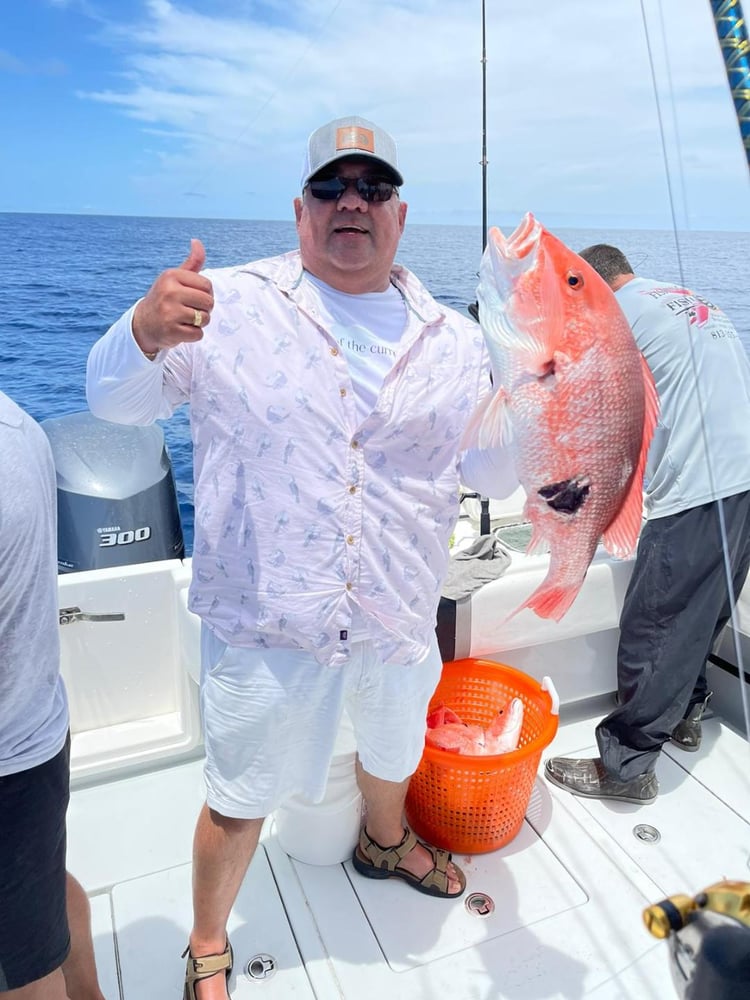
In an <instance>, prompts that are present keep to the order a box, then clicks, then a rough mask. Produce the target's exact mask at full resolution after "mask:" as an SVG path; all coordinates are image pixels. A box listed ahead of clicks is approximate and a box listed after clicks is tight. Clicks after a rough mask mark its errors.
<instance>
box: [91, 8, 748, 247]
mask: <svg viewBox="0 0 750 1000" xmlns="http://www.w3.org/2000/svg"><path fill="white" fill-rule="evenodd" d="M217 6H218V5H217ZM644 7H645V9H646V10H647V12H648V22H647V23H648V36H646V33H645V31H644V26H643V23H642V18H641V4H640V2H639V0H609V2H608V3H606V4H595V3H593V0H564V2H562V0H540V2H538V3H535V4H530V3H528V2H526V0H505V2H503V3H498V2H496V0H488V2H487V40H488V64H487V80H488V130H487V131H488V136H487V141H488V155H489V160H490V167H489V170H488V176H489V189H490V205H491V209H492V212H493V213H497V214H498V215H501V214H505V215H515V214H518V213H521V212H523V211H526V210H528V209H531V210H534V211H537V212H538V213H539V214H540V215H541V214H542V213H545V215H547V216H548V217H551V219H552V221H558V222H559V221H562V222H563V223H564V224H569V225H576V224H577V220H580V219H583V218H585V219H586V220H588V221H591V220H595V219H602V220H603V219H605V218H612V219H619V220H625V221H627V220H630V221H631V222H632V223H633V224H639V223H643V224H646V225H649V224H650V225H663V224H665V221H668V219H669V214H670V210H669V205H668V201H667V176H666V173H665V168H664V158H665V150H666V158H667V160H668V162H669V168H670V181H671V184H672V188H673V191H676V192H677V196H676V204H677V205H678V213H679V215H680V223H681V224H682V223H684V222H687V223H688V224H690V225H698V226H700V225H705V224H709V225H711V224H712V223H711V222H710V221H708V223H707V222H706V219H705V216H706V215H707V213H708V214H710V215H711V216H712V217H714V216H716V215H717V213H718V214H719V215H721V217H722V219H723V220H724V221H723V224H724V225H726V226H729V225H730V224H731V223H737V224H738V225H743V224H744V225H745V227H746V228H750V209H749V208H748V199H747V193H748V184H747V167H746V165H745V162H744V154H743V151H742V148H741V145H740V142H739V132H738V129H737V123H736V120H735V119H734V113H733V108H732V104H731V100H730V97H729V93H728V89H727V85H726V78H725V76H724V70H723V63H722V59H721V55H720V52H719V48H718V44H717V42H716V37H715V33H714V29H713V25H712V20H711V13H710V9H709V5H708V4H707V3H706V2H705V0H662V4H661V8H660V7H659V5H658V4H657V3H656V2H655V0H644ZM212 9H216V7H214V8H212V6H211V5H202V6H201V7H200V8H199V7H198V6H191V4H190V3H189V2H187V0H186V2H182V0H179V2H178V0H176V2H168V0H149V2H147V3H145V4H143V6H142V7H141V8H140V10H141V13H140V16H139V17H137V18H135V19H134V20H133V21H132V22H128V23H117V22H114V21H109V22H108V23H107V24H106V25H105V28H104V32H103V35H102V38H103V39H104V40H105V41H106V43H107V44H108V45H110V46H111V48H112V51H113V56H114V62H115V67H116V73H117V75H116V76H114V77H113V78H110V79H109V80H107V81H102V88H101V89H100V90H96V91H92V92H88V93H87V94H86V95H84V96H85V97H86V98H87V99H90V100H95V101H97V102H99V103H104V104H109V105H112V108H113V113H120V114H124V115H127V116H128V117H130V118H132V119H134V120H135V121H136V122H137V123H140V125H141V127H142V128H143V129H144V131H145V132H147V138H148V143H149V146H150V147H151V148H152V149H153V153H152V154H150V155H147V154H146V153H145V151H144V156H143V158H142V163H141V169H142V174H141V177H140V179H139V184H141V185H146V186H150V187H152V188H154V189H158V188H163V189H164V190H165V191H167V190H170V189H171V190H173V191H183V190H188V189H189V190H191V191H193V192H194V193H196V194H201V193H204V194H206V196H207V198H208V199H209V200H210V199H211V197H213V196H214V195H215V194H216V192H218V191H221V192H223V194H224V196H225V197H228V196H230V195H231V193H232V192H233V191H236V192H237V197H238V198H240V195H241V194H242V195H244V192H246V191H247V190H248V188H257V189H258V190H263V191H265V192H266V195H265V207H266V209H267V211H268V212H269V213H271V212H273V213H279V212H280V213H282V214H286V211H287V209H286V206H288V204H289V200H290V199H291V197H292V196H293V194H294V193H295V186H296V183H297V177H298V172H299V166H300V163H301V159H302V148H301V147H302V143H303V139H304V137H305V136H306V135H307V134H308V133H309V132H310V131H311V130H312V129H313V128H314V127H315V126H316V125H318V124H320V123H321V122H323V121H325V120H327V119H329V118H333V117H337V116H338V115H342V114H347V113H359V114H363V115H364V116H366V117H371V118H374V119H375V120H377V121H378V122H379V123H381V124H383V125H384V126H385V127H387V128H388V129H389V130H390V131H392V132H393V133H394V135H395V136H396V138H397V140H398V142H399V151H400V156H401V161H402V166H403V170H404V174H405V177H406V181H407V186H406V188H405V190H404V195H405V197H406V199H407V200H408V201H409V202H410V204H411V210H412V218H416V219H417V220H419V219H420V218H421V219H425V220H430V221H441V220H445V221H450V220H454V221H463V222H475V223H476V222H478V221H479V215H478V212H479V207H480V196H481V190H480V180H481V178H480V168H479V165H478V161H479V158H480V154H481V106H480V95H481V63H480V55H481V34H480V22H479V5H478V4H476V3H469V2H467V0H440V2H438V0H403V2H398V0H391V2H390V3H388V2H384V0H330V2H328V0H296V2H288V3H282V2H267V3H266V4H249V3H242V2H240V0H237V2H236V3H235V4H234V6H233V5H232V3H230V2H229V0H226V2H225V3H223V4H222V5H221V10H222V11H223V12H224V13H222V14H218V13H215V14H209V13H206V11H207V10H208V11H210V10H212ZM232 11H233V13H232ZM647 42H648V44H647ZM649 45H650V48H651V52H652V58H653V69H654V73H655V76H656V80H657V88H658V93H659V98H660V102H661V114H662V128H663V130H664V139H663V140H662V136H661V134H660V130H659V117H658V114H657V106H656V101H655V98H654V92H653V84H652V80H651V74H652V67H651V64H650V61H649V52H648V47H649ZM667 60H668V61H667ZM678 145H679V151H680V154H681V156H680V158H679V162H678V160H677V157H676V150H677V147H678ZM157 154H158V155H157ZM743 195H744V201H743V197H742V196H743ZM683 205H686V206H687V218H685V212H684V211H683V207H682V206H683ZM263 207H264V206H263V205H253V206H252V211H253V212H254V213H256V214H257V212H258V211H261V210H262V209H263ZM238 214H246V213H245V207H244V206H243V205H242V204H238ZM261 214H262V213H261ZM714 224H715V223H714Z"/></svg>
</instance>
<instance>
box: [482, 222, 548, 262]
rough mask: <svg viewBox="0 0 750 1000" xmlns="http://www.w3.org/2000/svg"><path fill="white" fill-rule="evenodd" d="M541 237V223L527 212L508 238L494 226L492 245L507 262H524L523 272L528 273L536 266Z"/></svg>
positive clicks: (491, 236) (491, 233) (491, 237)
mask: <svg viewBox="0 0 750 1000" xmlns="http://www.w3.org/2000/svg"><path fill="white" fill-rule="evenodd" d="M541 235H542V225H541V223H540V222H537V220H536V219H535V218H534V216H533V215H532V214H531V212H527V213H526V215H524V217H523V219H521V221H520V222H519V224H518V225H517V226H516V228H515V229H514V230H513V232H512V233H511V234H510V236H509V237H507V238H506V237H505V235H504V234H503V232H502V230H501V229H499V228H498V227H497V226H494V227H493V228H492V229H491V230H490V245H491V246H492V247H493V248H494V249H495V250H496V251H497V252H498V253H499V254H500V255H501V257H502V258H503V259H504V260H505V261H506V262H508V263H513V262H514V261H518V262H523V264H524V267H523V270H524V271H526V270H529V268H531V267H533V266H534V260H535V258H536V251H537V249H538V247H539V240H540V238H541Z"/></svg>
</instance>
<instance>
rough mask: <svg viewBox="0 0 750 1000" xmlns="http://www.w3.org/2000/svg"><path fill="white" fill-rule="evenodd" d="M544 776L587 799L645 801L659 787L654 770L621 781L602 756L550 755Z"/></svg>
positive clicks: (638, 802)
mask: <svg viewBox="0 0 750 1000" xmlns="http://www.w3.org/2000/svg"><path fill="white" fill-rule="evenodd" d="M544 776H545V778H547V780H548V781H551V782H552V784H553V785H557V786H558V787H559V788H564V789H565V791H566V792H572V793H573V795H581V796H583V797H584V798H587V799H619V800H620V802H635V803H636V804H638V805H641V804H642V803H645V802H653V801H654V799H655V798H656V793H657V792H658V791H659V782H658V781H657V780H656V775H655V774H654V773H653V771H647V772H646V773H645V774H639V775H638V777H637V778H633V779H632V780H631V781H617V779H616V778H613V777H612V776H611V775H610V774H609V772H608V771H607V770H606V769H605V767H604V765H603V764H602V762H601V759H600V758H599V757H593V758H590V757H589V758H586V757H584V758H577V757H550V759H549V760H548V761H545V764H544Z"/></svg>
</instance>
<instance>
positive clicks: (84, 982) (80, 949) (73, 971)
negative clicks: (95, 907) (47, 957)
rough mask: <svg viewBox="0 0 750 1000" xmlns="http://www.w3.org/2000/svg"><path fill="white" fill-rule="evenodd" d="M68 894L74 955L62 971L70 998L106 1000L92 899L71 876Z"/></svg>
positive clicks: (69, 958)
mask: <svg viewBox="0 0 750 1000" xmlns="http://www.w3.org/2000/svg"><path fill="white" fill-rule="evenodd" d="M65 891H66V906H67V911H68V927H69V928H70V953H69V955H68V957H67V958H66V959H65V961H64V962H63V966H62V971H63V975H64V977H65V987H66V989H67V991H68V996H69V997H71V998H75V1000H104V994H103V993H102V991H101V989H100V988H99V980H98V978H97V974H96V962H95V960H94V942H93V940H92V938H91V907H90V905H89V900H88V896H87V895H86V893H85V892H84V890H83V886H82V885H81V884H80V882H78V881H77V880H76V879H74V878H73V876H72V875H71V874H70V872H68V873H67V877H66V884H65Z"/></svg>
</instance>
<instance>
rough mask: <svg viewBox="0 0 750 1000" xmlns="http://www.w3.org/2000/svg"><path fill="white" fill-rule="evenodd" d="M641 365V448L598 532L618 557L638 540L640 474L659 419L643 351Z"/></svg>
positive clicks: (641, 483)
mask: <svg viewBox="0 0 750 1000" xmlns="http://www.w3.org/2000/svg"><path fill="white" fill-rule="evenodd" d="M641 369H642V372H643V386H644V390H645V400H644V403H645V405H644V415H643V436H642V437H641V450H640V453H639V455H638V461H637V463H636V466H635V470H634V472H633V478H632V479H631V480H630V486H629V487H628V492H627V493H626V495H625V499H624V501H623V503H622V506H621V507H620V510H619V511H618V513H617V516H616V517H615V518H614V519H613V520H612V521H611V522H610V523H609V525H608V526H607V530H606V531H605V532H604V534H603V535H602V544H603V545H604V547H605V549H606V550H607V552H609V553H610V554H611V555H613V556H615V557H616V558H618V559H627V558H628V556H631V555H632V554H633V552H634V551H635V547H636V545H637V543H638V535H639V534H640V531H641V522H642V520H643V474H644V472H645V470H646V458H647V457H648V449H649V446H650V445H651V438H652V437H653V436H654V429H655V428H656V422H657V420H658V419H659V397H658V395H657V392H656V385H655V383H654V377H653V375H652V374H651V369H650V368H649V367H648V365H647V364H646V359H645V358H644V357H643V355H641Z"/></svg>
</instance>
